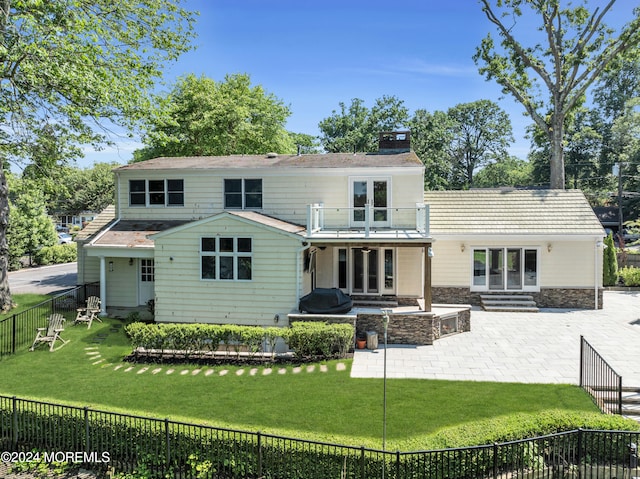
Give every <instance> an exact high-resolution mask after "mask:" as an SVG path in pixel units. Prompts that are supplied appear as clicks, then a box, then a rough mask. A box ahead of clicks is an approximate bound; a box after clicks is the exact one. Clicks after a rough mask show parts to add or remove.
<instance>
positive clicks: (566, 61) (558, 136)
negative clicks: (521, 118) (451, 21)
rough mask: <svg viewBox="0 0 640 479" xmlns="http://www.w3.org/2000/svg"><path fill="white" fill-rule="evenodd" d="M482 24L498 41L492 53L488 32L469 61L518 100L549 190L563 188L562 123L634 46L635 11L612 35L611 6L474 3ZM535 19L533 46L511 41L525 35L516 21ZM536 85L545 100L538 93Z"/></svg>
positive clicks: (521, 0) (639, 32)
mask: <svg viewBox="0 0 640 479" xmlns="http://www.w3.org/2000/svg"><path fill="white" fill-rule="evenodd" d="M480 1H481V4H482V10H483V11H484V13H485V15H486V17H487V18H488V20H489V21H490V22H491V23H492V24H493V25H495V26H496V28H497V30H498V34H499V36H500V37H501V42H500V45H501V50H500V51H498V49H497V48H496V45H495V43H494V40H493V38H492V36H491V35H490V34H489V35H488V36H487V37H486V38H485V39H484V40H483V41H482V43H481V45H480V47H478V48H477V50H476V53H475V55H474V61H475V62H476V64H479V65H481V66H480V73H481V74H483V75H484V76H485V77H486V78H487V80H495V81H496V82H497V83H498V84H499V85H500V86H501V87H502V90H503V92H505V93H507V94H510V95H512V96H513V97H514V98H515V99H516V100H517V101H518V102H520V103H521V104H522V105H523V106H524V108H525V110H526V112H527V113H528V114H529V115H530V116H531V118H532V119H533V121H534V122H535V124H536V125H537V126H538V128H539V129H540V130H541V131H542V132H543V133H544V134H545V136H546V139H547V141H548V142H549V145H550V182H551V188H560V189H563V188H564V187H565V180H564V178H565V176H564V175H565V173H564V157H563V140H564V131H565V119H566V117H567V115H569V114H570V112H571V111H572V110H573V109H574V108H576V107H577V106H579V105H581V104H582V102H583V101H584V97H585V94H586V93H587V90H588V88H589V87H590V86H591V85H592V84H593V83H594V82H595V81H597V80H598V78H599V77H600V76H601V75H602V73H603V72H604V70H605V69H606V67H607V66H608V65H609V64H610V63H611V62H612V61H613V60H614V59H615V58H616V57H618V56H620V55H622V54H624V53H625V52H626V51H627V50H630V49H632V48H635V47H637V46H638V44H640V8H636V9H635V10H634V15H635V17H634V18H633V19H632V21H631V22H630V23H629V24H627V25H626V26H625V27H624V28H622V29H621V31H620V32H619V33H618V36H617V37H615V36H613V32H612V30H610V29H609V28H608V27H607V26H606V25H605V24H604V23H603V19H604V17H605V16H606V14H607V12H608V11H609V10H610V9H611V7H612V6H613V5H614V4H615V2H616V0H609V1H608V2H607V3H606V5H605V6H604V8H603V9H602V10H600V9H599V8H595V9H594V10H593V12H590V11H589V10H588V9H587V7H586V6H584V5H581V6H577V7H574V8H570V7H568V8H562V7H561V5H560V0H497V1H496V5H495V7H494V6H493V5H492V4H491V1H490V0H480ZM532 16H533V17H536V18H538V19H539V21H540V27H539V31H540V33H541V38H537V39H536V41H539V43H535V44H534V45H533V46H529V47H527V46H524V45H523V44H521V43H520V41H518V40H517V37H516V29H517V27H523V28H526V29H527V31H526V32H520V34H522V36H523V37H525V36H526V35H527V34H529V33H530V28H529V27H528V26H527V25H526V22H524V21H523V22H521V24H519V22H518V21H519V20H520V19H524V18H526V17H532ZM540 82H542V84H543V85H544V89H545V91H546V92H547V94H548V97H547V98H546V99H544V98H543V97H542V96H541V95H540V94H539V91H540Z"/></svg>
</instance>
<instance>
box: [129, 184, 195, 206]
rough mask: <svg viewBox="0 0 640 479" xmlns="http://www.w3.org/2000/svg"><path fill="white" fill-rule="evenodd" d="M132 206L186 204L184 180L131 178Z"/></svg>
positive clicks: (130, 203)
mask: <svg viewBox="0 0 640 479" xmlns="http://www.w3.org/2000/svg"><path fill="white" fill-rule="evenodd" d="M129 205H130V206H184V180H129Z"/></svg>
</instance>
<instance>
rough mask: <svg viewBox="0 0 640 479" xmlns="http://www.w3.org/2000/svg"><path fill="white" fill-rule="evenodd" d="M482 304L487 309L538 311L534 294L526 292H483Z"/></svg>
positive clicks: (515, 311) (495, 310)
mask: <svg viewBox="0 0 640 479" xmlns="http://www.w3.org/2000/svg"><path fill="white" fill-rule="evenodd" d="M480 304H481V306H482V309H484V310H485V311H494V312H498V311H502V312H512V313H537V312H538V308H537V307H536V302H535V301H534V300H533V296H530V295H526V294H481V295H480Z"/></svg>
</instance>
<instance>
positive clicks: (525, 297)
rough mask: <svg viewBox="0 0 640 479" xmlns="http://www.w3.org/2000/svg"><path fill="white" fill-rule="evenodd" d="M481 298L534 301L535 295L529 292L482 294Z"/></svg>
mask: <svg viewBox="0 0 640 479" xmlns="http://www.w3.org/2000/svg"><path fill="white" fill-rule="evenodd" d="M480 299H481V300H491V299H518V300H520V299H523V300H526V301H533V296H531V295H528V294H481V295H480Z"/></svg>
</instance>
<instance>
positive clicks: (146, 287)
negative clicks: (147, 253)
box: [138, 259, 155, 304]
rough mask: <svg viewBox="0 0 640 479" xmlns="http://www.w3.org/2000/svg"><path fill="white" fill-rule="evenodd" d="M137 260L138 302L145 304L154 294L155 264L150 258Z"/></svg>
mask: <svg viewBox="0 0 640 479" xmlns="http://www.w3.org/2000/svg"><path fill="white" fill-rule="evenodd" d="M138 261H139V268H138V304H147V301H149V300H150V299H153V298H154V295H155V287H154V285H155V265H154V262H153V260H152V259H140V260H138Z"/></svg>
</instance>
